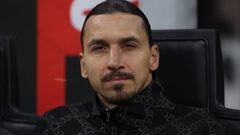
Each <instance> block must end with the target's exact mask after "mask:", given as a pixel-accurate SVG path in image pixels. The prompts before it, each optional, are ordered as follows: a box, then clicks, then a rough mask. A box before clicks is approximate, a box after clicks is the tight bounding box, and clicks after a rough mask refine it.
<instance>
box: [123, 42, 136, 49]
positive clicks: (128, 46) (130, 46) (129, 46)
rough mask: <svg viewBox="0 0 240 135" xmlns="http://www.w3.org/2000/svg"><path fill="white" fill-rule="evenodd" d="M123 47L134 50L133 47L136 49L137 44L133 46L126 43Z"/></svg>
mask: <svg viewBox="0 0 240 135" xmlns="http://www.w3.org/2000/svg"><path fill="white" fill-rule="evenodd" d="M124 46H125V47H126V48H135V47H137V44H135V43H126V44H125V45H124Z"/></svg>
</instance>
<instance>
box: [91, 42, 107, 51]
mask: <svg viewBox="0 0 240 135" xmlns="http://www.w3.org/2000/svg"><path fill="white" fill-rule="evenodd" d="M105 49H106V46H104V45H101V44H96V45H93V46H92V47H91V51H92V52H101V51H104V50H105Z"/></svg>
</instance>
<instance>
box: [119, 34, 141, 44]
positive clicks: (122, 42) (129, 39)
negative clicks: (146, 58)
mask: <svg viewBox="0 0 240 135" xmlns="http://www.w3.org/2000/svg"><path fill="white" fill-rule="evenodd" d="M130 41H133V42H136V43H140V41H139V39H137V38H136V37H134V36H131V37H126V38H122V39H120V40H119V43H120V44H124V43H127V42H130Z"/></svg>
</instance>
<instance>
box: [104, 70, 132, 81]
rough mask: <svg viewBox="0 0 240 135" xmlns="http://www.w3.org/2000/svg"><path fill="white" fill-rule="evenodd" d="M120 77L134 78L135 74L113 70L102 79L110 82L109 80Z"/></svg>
mask: <svg viewBox="0 0 240 135" xmlns="http://www.w3.org/2000/svg"><path fill="white" fill-rule="evenodd" d="M116 77H118V78H120V79H133V78H134V76H133V75H132V74H130V73H126V72H119V71H113V72H110V73H108V74H106V75H105V76H104V77H103V78H102V79H101V81H102V82H108V81H111V80H113V79H114V78H116Z"/></svg>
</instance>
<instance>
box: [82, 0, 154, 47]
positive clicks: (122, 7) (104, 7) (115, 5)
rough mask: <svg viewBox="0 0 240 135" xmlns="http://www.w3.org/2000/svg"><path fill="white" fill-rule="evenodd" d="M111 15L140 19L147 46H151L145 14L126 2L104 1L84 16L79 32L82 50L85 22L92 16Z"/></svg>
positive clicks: (123, 0) (150, 34) (118, 0)
mask: <svg viewBox="0 0 240 135" xmlns="http://www.w3.org/2000/svg"><path fill="white" fill-rule="evenodd" d="M113 13H128V14H132V15H136V16H139V17H140V18H142V20H143V23H144V28H145V31H146V34H147V36H148V42H149V46H152V45H153V41H152V33H151V26H150V24H149V21H148V19H147V17H146V16H145V14H144V13H143V12H142V11H141V10H140V9H139V8H138V7H136V6H135V5H134V4H132V3H131V2H128V1H126V0H106V1H104V2H102V3H100V4H98V5H96V6H95V7H94V8H93V9H92V10H91V11H90V12H89V14H88V15H87V16H86V19H85V21H84V23H83V26H82V30H81V32H82V33H81V44H82V49H83V38H84V34H85V25H86V22H87V20H88V19H89V18H90V17H91V16H93V15H101V14H113Z"/></svg>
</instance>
